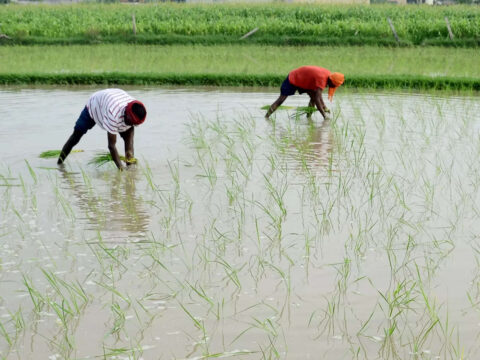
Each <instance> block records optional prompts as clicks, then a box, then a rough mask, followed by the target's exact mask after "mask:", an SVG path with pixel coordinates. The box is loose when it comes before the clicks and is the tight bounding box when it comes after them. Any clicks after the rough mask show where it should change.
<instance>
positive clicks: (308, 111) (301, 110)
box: [292, 106, 317, 117]
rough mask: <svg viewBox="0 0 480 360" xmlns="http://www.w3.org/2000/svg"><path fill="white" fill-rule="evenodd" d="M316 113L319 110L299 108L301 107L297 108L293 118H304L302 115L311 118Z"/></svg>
mask: <svg viewBox="0 0 480 360" xmlns="http://www.w3.org/2000/svg"><path fill="white" fill-rule="evenodd" d="M315 111H317V108H316V107H313V106H299V107H297V111H296V113H295V114H294V115H292V116H294V117H297V116H302V115H307V116H310V115H312V114H313V113H314V112H315Z"/></svg>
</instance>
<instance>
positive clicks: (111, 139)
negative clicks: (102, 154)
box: [108, 133, 123, 170]
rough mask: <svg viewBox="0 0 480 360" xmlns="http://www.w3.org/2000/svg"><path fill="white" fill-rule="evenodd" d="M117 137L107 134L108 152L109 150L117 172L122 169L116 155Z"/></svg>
mask: <svg viewBox="0 0 480 360" xmlns="http://www.w3.org/2000/svg"><path fill="white" fill-rule="evenodd" d="M116 143H117V135H115V134H110V133H108V150H110V155H112V159H113V162H114V163H115V165H117V168H118V169H119V170H122V169H123V165H122V162H121V161H120V156H119V155H118V151H117V147H116V146H115V144H116Z"/></svg>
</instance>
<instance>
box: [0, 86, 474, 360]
mask: <svg viewBox="0 0 480 360" xmlns="http://www.w3.org/2000/svg"><path fill="white" fill-rule="evenodd" d="M95 90H97V88H60V89H55V88H35V89H20V88H2V89H0V103H1V107H0V116H1V119H2V120H1V121H2V127H1V128H0V151H1V154H2V157H1V160H0V193H1V195H0V358H1V359H39V358H42V359H47V358H48V359H94V358H104V359H207V358H217V357H218V358H239V359H475V358H478V356H480V345H479V342H478V337H479V335H480V267H479V264H480V236H479V235H480V222H479V221H478V218H479V213H480V162H479V160H478V159H479V155H480V117H479V115H478V114H479V113H480V105H479V103H478V101H477V99H476V98H474V97H471V96H454V95H449V94H435V95H430V94H411V93H409V94H401V93H360V94H356V93H351V92H350V93H348V92H343V93H342V91H339V92H337V95H336V97H335V104H334V105H333V106H332V113H333V116H332V119H331V120H327V121H323V120H322V119H321V116H320V115H319V114H315V115H314V117H313V121H308V120H307V119H306V118H305V117H304V116H300V117H298V116H295V112H294V111H293V110H288V111H286V110H282V111H280V110H279V111H277V112H276V117H275V119H273V120H272V121H266V120H265V119H264V118H263V116H264V111H263V110H260V107H262V106H264V105H267V104H270V103H272V102H273V101H274V100H275V99H276V97H277V92H268V91H266V90H265V91H262V90H261V89H260V90H257V91H253V90H250V91H245V92H239V90H238V89H235V90H232V89H214V88H208V89H207V88H187V89H173V88H138V87H137V88H131V89H128V88H127V89H126V90H127V91H128V92H129V93H130V94H132V95H133V96H134V97H136V98H138V99H139V100H142V101H143V102H144V103H145V105H146V107H147V111H148V116H147V120H146V122H145V124H143V125H142V126H140V127H138V128H137V129H136V135H135V156H136V158H137V159H138V160H139V162H138V164H137V165H136V166H135V167H134V168H131V169H129V170H127V171H124V172H119V171H117V170H116V168H115V167H114V166H113V165H111V164H106V165H103V166H100V167H97V166H95V165H93V164H90V163H89V162H90V161H91V159H92V158H93V157H94V156H95V154H96V153H98V152H100V151H106V150H107V136H106V133H105V132H103V131H102V130H101V129H99V128H98V127H94V128H93V129H92V130H91V131H90V132H89V133H87V135H86V136H85V137H84V138H82V140H81V142H80V144H79V145H78V146H77V148H78V149H82V150H84V151H83V152H81V153H73V154H71V155H70V156H69V157H68V159H67V161H66V163H65V166H63V167H58V166H57V165H56V159H41V158H39V157H38V155H39V154H40V153H41V152H42V151H45V150H50V149H60V148H61V147H62V145H63V144H64V142H65V141H66V139H67V137H68V136H69V135H70V133H71V131H72V128H73V125H74V122H75V121H76V119H77V117H78V115H79V114H80V112H81V110H82V108H83V106H84V105H85V103H86V101H87V99H88V97H89V96H90V94H91V93H93V92H94V91H95ZM307 102H308V101H307V97H305V96H304V97H301V96H295V97H292V98H291V99H288V100H287V102H286V104H285V105H302V106H304V105H306V103H307ZM117 147H118V148H119V150H121V151H120V152H121V153H123V143H122V141H121V140H119V142H118V143H117Z"/></svg>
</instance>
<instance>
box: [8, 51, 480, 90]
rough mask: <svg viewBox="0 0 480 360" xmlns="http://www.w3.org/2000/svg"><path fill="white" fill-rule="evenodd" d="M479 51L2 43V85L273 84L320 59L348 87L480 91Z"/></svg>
mask: <svg viewBox="0 0 480 360" xmlns="http://www.w3.org/2000/svg"><path fill="white" fill-rule="evenodd" d="M476 51H477V50H476V49H450V48H441V47H423V48H387V47H276V46H260V45H258V46H257V45H250V46H241V45H227V46H202V45H196V46H188V45H176V46H148V45H147V46H139V45H137V46H135V47H132V46H131V45H112V44H110V45H96V46H84V45H82V46H79V45H75V46H15V47H0V57H1V58H2V59H4V61H3V62H2V63H0V83H2V84H21V83H47V84H48V83H50V84H107V83H108V84H181V85H185V84H190V85H231V86H278V85H279V84H280V83H281V81H283V79H284V78H285V76H286V74H287V73H288V71H290V70H291V69H292V68H295V67H297V66H300V65H302V64H322V65H323V66H325V67H327V68H330V69H332V70H337V69H340V70H341V71H343V72H344V73H345V74H346V76H347V82H346V84H345V85H346V86H349V87H374V88H375V87H387V88H389V87H390V88H395V87H402V88H424V89H425V88H427V89H428V88H435V89H468V90H480V69H479V68H478V66H477V61H476ZM119 54H120V55H119Z"/></svg>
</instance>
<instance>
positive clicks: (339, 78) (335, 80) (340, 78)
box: [328, 73, 345, 101]
mask: <svg viewBox="0 0 480 360" xmlns="http://www.w3.org/2000/svg"><path fill="white" fill-rule="evenodd" d="M330 81H331V82H332V84H333V86H329V88H328V100H330V101H332V99H333V94H334V93H335V90H337V88H338V87H339V86H340V85H342V84H343V82H344V81H345V76H344V75H343V74H342V73H333V74H332V75H330Z"/></svg>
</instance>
